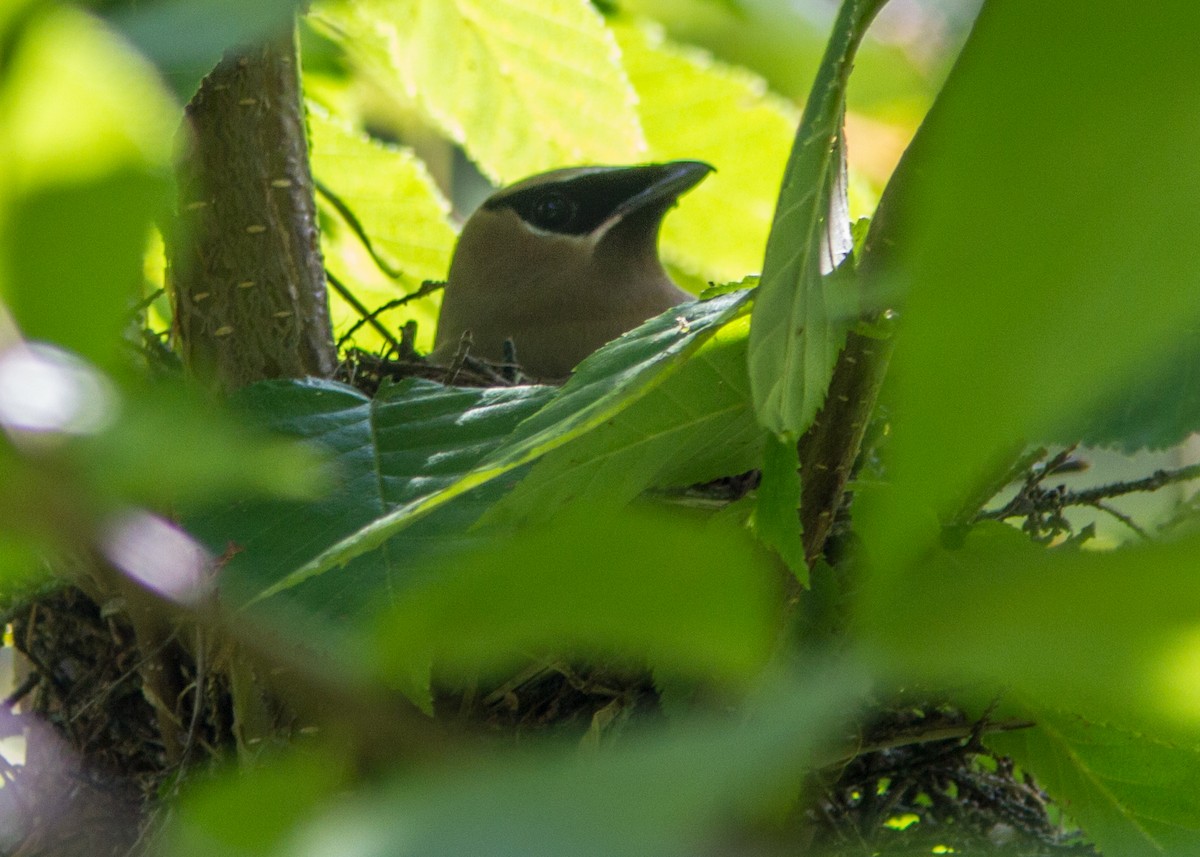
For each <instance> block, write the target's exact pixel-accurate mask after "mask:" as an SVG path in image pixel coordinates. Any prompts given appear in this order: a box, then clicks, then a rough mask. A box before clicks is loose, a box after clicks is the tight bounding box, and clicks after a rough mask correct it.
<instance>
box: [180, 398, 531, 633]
mask: <svg viewBox="0 0 1200 857" xmlns="http://www.w3.org/2000/svg"><path fill="white" fill-rule="evenodd" d="M553 393H554V390H553V389H552V388H548V387H516V388H495V389H466V388H464V389H456V388H448V387H443V386H442V385H440V384H435V383H433V382H431V381H424V380H419V379H410V380H406V381H404V382H402V383H400V384H397V385H395V386H392V387H385V388H384V389H383V390H381V391H380V393H379V394H378V395H377V396H376V397H375V399H374V400H372V399H369V398H367V397H366V396H364V395H363V394H362V393H360V392H358V391H357V390H354V389H353V388H350V387H346V386H344V385H341V384H335V383H331V382H321V381H304V382H300V381H289V382H265V383H262V384H257V385H254V386H252V387H249V388H247V389H246V390H245V391H243V392H241V393H240V394H239V397H238V400H239V404H240V405H241V406H242V407H243V408H244V409H245V410H246V411H248V412H250V413H253V414H255V415H256V418H257V420H258V421H259V422H260V423H261V424H263V425H265V426H267V427H269V428H272V429H274V430H276V431H279V432H283V433H285V434H287V435H290V436H292V437H298V438H303V439H306V440H308V441H310V442H312V443H314V444H316V445H317V447H318V448H319V449H322V450H324V451H325V452H326V453H327V454H328V455H329V456H330V465H331V467H332V468H333V469H334V472H335V477H336V486H335V490H334V491H333V492H332V493H331V494H329V495H328V496H326V497H325V498H323V499H322V500H320V501H319V502H316V503H304V504H300V503H290V504H285V503H275V504H255V503H249V502H243V503H238V504H235V505H231V506H225V507H221V508H217V509H211V510H208V511H207V512H206V513H205V514H203V515H197V516H194V517H192V518H189V519H188V520H187V525H188V528H189V529H190V530H191V531H192V532H193V533H195V534H196V535H197V536H199V537H200V538H202V539H203V540H204V541H205V542H207V543H208V544H209V545H210V546H212V548H213V549H214V550H215V551H217V552H218V553H223V552H225V550H226V548H227V546H228V545H230V544H231V543H232V544H233V545H235V546H236V547H237V551H236V553H235V555H233V556H232V557H231V558H230V560H229V562H227V563H226V564H225V565H224V566H223V568H222V576H221V583H222V587H223V589H224V591H225V592H226V600H227V601H229V602H230V603H233V604H240V603H243V602H246V601H260V600H262V599H267V598H270V596H272V595H274V594H276V593H280V592H288V597H287V598H286V599H284V603H286V604H290V605H294V606H298V607H300V608H301V609H302V610H303V611H305V612H306V613H308V614H317V615H324V616H342V617H345V616H355V615H361V614H362V613H364V612H365V613H367V614H368V615H371V614H373V613H374V611H375V610H377V609H380V608H382V607H385V606H386V605H387V604H388V603H389V601H390V600H391V599H392V598H394V597H395V596H396V594H397V593H398V592H401V591H402V590H403V589H404V588H405V587H406V586H409V585H411V584H412V583H413V569H414V568H415V567H416V565H417V564H418V562H420V561H428V558H429V555H430V553H432V554H433V555H434V556H438V555H446V554H453V552H454V551H458V550H462V549H463V548H464V547H470V546H473V545H474V544H475V543H476V542H475V541H474V539H473V537H471V536H470V535H468V533H467V529H468V528H469V527H470V525H471V524H472V523H474V521H475V519H476V518H477V517H478V516H479V514H480V512H481V511H482V510H483V508H485V507H486V503H487V499H488V495H487V494H486V493H484V494H480V493H476V494H474V495H470V496H467V497H465V498H463V501H462V502H460V503H458V504H455V505H453V506H452V507H450V508H447V509H445V510H444V512H443V514H442V515H441V516H440V517H432V516H431V517H430V518H428V519H427V520H426V521H424V522H422V526H421V527H419V528H415V529H414V530H412V531H411V532H410V533H408V535H407V537H406V538H405V539H404V540H401V541H398V542H394V543H391V544H389V545H388V546H387V547H386V548H385V549H384V550H381V551H376V552H374V553H372V554H369V555H366V556H362V557H361V558H360V559H359V560H358V561H357V562H355V563H353V564H351V565H349V566H348V567H347V568H345V569H343V570H342V571H341V572H340V573H339V574H336V575H326V576H322V577H319V578H316V579H313V580H308V579H307V578H308V577H309V575H308V574H307V573H305V572H303V571H300V572H298V571H297V569H298V568H303V567H305V564H306V563H308V562H310V561H311V560H312V558H313V557H314V556H317V555H319V554H320V553H321V552H322V551H325V550H326V549H328V548H329V546H330V545H332V544H335V543H337V542H339V540H341V539H344V538H345V537H347V536H348V535H349V534H352V533H355V532H356V531H358V530H359V529H360V528H362V527H364V526H366V525H368V524H370V523H371V522H372V521H375V520H377V519H378V518H380V517H381V516H385V515H386V514H387V513H388V512H389V511H390V510H393V509H395V508H397V507H405V506H407V505H410V504H412V503H415V502H419V501H420V500H421V499H422V498H425V497H428V496H429V495H431V494H435V493H436V492H438V491H439V490H441V489H443V488H445V486H447V485H450V484H454V483H456V482H457V481H458V480H460V479H461V478H462V476H463V475H464V474H467V473H470V472H471V470H472V468H473V467H475V466H476V465H477V464H478V463H479V461H480V459H481V458H483V457H484V456H486V455H487V454H488V453H489V452H491V451H492V450H493V449H495V447H496V446H497V445H498V444H499V443H500V442H501V441H502V440H503V439H504V438H505V437H507V436H508V435H509V434H510V433H511V432H512V430H513V428H514V427H515V426H516V425H517V423H519V422H520V421H521V420H522V419H524V418H525V417H527V416H529V414H531V413H532V412H534V411H535V410H537V408H539V407H540V406H541V405H542V404H544V403H545V402H546V401H547V400H548V399H549V397H550V396H551V395H553ZM507 487H508V486H506V485H502V484H498V485H496V486H493V487H492V488H491V492H492V493H493V494H495V493H497V492H499V491H502V490H506V489H507ZM356 556H357V554H356ZM301 584H303V585H301ZM292 590H295V591H292ZM268 606H269V605H268Z"/></svg>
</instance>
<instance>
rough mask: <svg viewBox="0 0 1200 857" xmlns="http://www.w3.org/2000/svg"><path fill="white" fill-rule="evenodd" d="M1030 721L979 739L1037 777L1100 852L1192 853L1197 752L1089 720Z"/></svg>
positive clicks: (1043, 713)
mask: <svg viewBox="0 0 1200 857" xmlns="http://www.w3.org/2000/svg"><path fill="white" fill-rule="evenodd" d="M1032 716H1033V718H1034V719H1035V720H1036V722H1037V726H1036V727H1034V728H1032V729H1022V730H1020V731H1017V732H1010V733H1006V734H996V735H991V736H989V737H988V738H987V739H986V740H987V743H988V745H989V746H990V747H991V748H992V749H994V750H996V751H997V752H1000V753H1003V754H1005V755H1006V756H1011V757H1012V758H1013V759H1014V760H1016V762H1017V764H1019V765H1020V766H1021V767H1022V768H1024V769H1025V770H1027V771H1030V772H1031V773H1033V774H1034V775H1035V776H1036V777H1037V781H1038V785H1040V786H1041V787H1042V788H1044V789H1045V790H1046V791H1047V792H1048V793H1049V795H1050V796H1051V797H1052V798H1054V800H1055V801H1056V802H1057V803H1058V804H1059V806H1061V807H1063V809H1064V810H1065V811H1066V812H1067V813H1069V814H1070V816H1071V817H1072V818H1073V819H1074V820H1075V821H1076V822H1078V823H1079V824H1080V825H1082V827H1083V829H1084V832H1085V833H1086V834H1087V835H1088V838H1090V839H1091V840H1092V841H1094V842H1095V843H1096V845H1098V846H1099V847H1100V849H1101V850H1102V851H1103V852H1104V853H1105V854H1120V855H1121V856H1122V857H1141V855H1147V857H1151V855H1154V857H1157V855H1161V854H1177V855H1184V854H1195V853H1196V852H1197V851H1200V806H1198V805H1197V803H1196V795H1197V794H1200V750H1198V749H1197V747H1196V746H1194V745H1192V746H1180V745H1174V744H1170V743H1167V742H1165V741H1161V740H1158V739H1156V738H1154V737H1151V736H1148V735H1144V734H1141V733H1138V732H1133V731H1130V730H1127V729H1121V728H1118V727H1115V726H1111V725H1107V724H1103V723H1093V722H1090V721H1088V720H1086V719H1084V718H1082V717H1079V716H1078V715H1074V714H1066V713H1063V712H1060V711H1050V710H1038V711H1034V712H1033V715H1032Z"/></svg>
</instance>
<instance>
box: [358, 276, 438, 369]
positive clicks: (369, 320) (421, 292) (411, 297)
mask: <svg viewBox="0 0 1200 857" xmlns="http://www.w3.org/2000/svg"><path fill="white" fill-rule="evenodd" d="M444 288H446V284H445V283H443V282H440V281H438V280H426V281H425V282H423V283H421V287H420V288H419V289H417V290H416V291H415V292H412V293H411V294H407V295H405V296H404V297H400V298H395V299H394V300H390V301H388V302H387V303H385V304H383V305H382V306H378V307H376V308H375V309H373V310H372V311H371V312H369V313H367V314H366V315H364V316H362V318H360V319H359V320H358V321H356V322H354V324H353V325H351V327H350V329H349V330H347V331H346V332H345V333H343V334H342V335H341V337H340V338H339V339H338V341H337V347H338V349H339V350H340V349H341V348H342V346H343V345H345V344H346V342H348V341H349V340H350V337H352V336H354V334H356V333H358V331H359V329H360V328H361V327H362V326H363V325H364V324H371V325H374V326H375V327H376V329H378V325H377V324H376V321H377V319H378V318H379V316H381V315H383V314H384V313H385V312H387V311H388V310H393V309H396V308H398V307H402V306H404V305H405V304H407V303H410V302H411V301H415V300H417V299H418V298H423V297H428V296H429V295H431V294H433V293H434V292H436V291H440V290H441V289H444ZM410 324H411V325H414V332H415V325H416V322H414V321H408V322H406V323H405V328H407V327H408V325H410ZM403 336H404V331H403V330H402V331H401V340H400V344H401V346H403V345H404V339H403ZM400 353H404V352H400ZM408 353H415V349H413V350H411V351H410V352H408Z"/></svg>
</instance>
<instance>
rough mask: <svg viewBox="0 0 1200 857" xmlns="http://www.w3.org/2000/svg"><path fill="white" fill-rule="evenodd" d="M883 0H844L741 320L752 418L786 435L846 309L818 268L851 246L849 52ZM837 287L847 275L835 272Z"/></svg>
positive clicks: (802, 425)
mask: <svg viewBox="0 0 1200 857" xmlns="http://www.w3.org/2000/svg"><path fill="white" fill-rule="evenodd" d="M884 2H885V0H845V2H843V4H842V8H841V12H840V13H839V15H838V19H837V22H836V23H835V24H834V30H833V35H832V36H831V38H830V43H829V47H828V48H827V49H826V53H825V57H824V59H822V61H821V67H820V69H818V71H817V79H816V80H815V81H814V83H813V89H812V95H811V96H809V100H808V104H807V106H806V107H805V109H804V115H803V116H802V117H801V119H800V127H799V129H798V130H797V132H796V142H795V144H794V145H793V147H792V154H791V157H790V158H789V160H788V166H787V171H786V173H785V175H784V179H783V188H782V190H781V191H780V194H779V203H778V206H777V207H776V211H775V219H774V222H773V223H772V225H771V234H770V237H769V238H768V239H767V255H766V258H765V260H764V262H763V273H762V280H761V283H760V285H759V287H758V291H757V294H756V296H755V299H754V315H753V321H752V323H751V326H750V354H749V362H750V387H751V389H752V390H753V392H754V406H755V409H756V410H757V411H758V417H759V420H760V422H762V424H763V425H764V426H765V427H766V428H767V429H769V430H770V431H772V432H775V433H776V434H777V435H779V436H780V437H781V438H784V439H787V440H790V441H795V440H797V439H799V437H800V435H801V434H802V433H803V432H804V430H805V429H807V428H808V427H809V425H811V424H812V421H813V419H814V418H815V417H816V415H817V411H819V410H820V408H821V405H822V403H823V402H824V401H825V391H826V389H827V388H828V386H829V379H830V378H831V377H832V376H833V367H834V363H835V362H836V360H837V355H838V352H839V351H840V350H841V347H842V344H843V342H844V341H845V334H846V331H847V330H848V329H849V327H850V326H851V325H852V324H853V322H854V320H855V319H853V318H847V317H842V314H841V313H839V312H838V311H837V306H836V304H837V302H836V301H831V299H830V296H829V295H827V293H826V292H827V288H828V284H827V282H826V277H824V276H823V275H826V274H829V273H830V272H831V271H832V270H833V269H834V268H835V267H836V266H837V265H838V264H839V263H840V262H841V260H842V257H843V256H845V254H846V253H848V252H849V250H850V248H851V238H850V221H849V209H848V207H847V202H846V185H845V179H846V174H845V170H846V162H845V157H846V153H845V145H846V143H845V139H844V136H843V129H842V124H843V116H844V114H845V105H846V86H847V83H848V82H849V77H850V68H851V66H852V65H853V62H854V53H855V51H856V49H857V48H858V44H859V42H860V41H861V40H862V38H863V35H864V34H865V33H866V28H867V26H868V24H869V23H870V21H871V19H872V18H873V17H874V15H875V13H876V12H878V11H879V9H880V7H882V6H883V3H884ZM837 285H838V286H839V287H841V288H849V287H850V286H851V284H849V283H844V282H840V283H838V284H837Z"/></svg>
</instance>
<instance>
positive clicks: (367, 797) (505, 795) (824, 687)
mask: <svg viewBox="0 0 1200 857" xmlns="http://www.w3.org/2000/svg"><path fill="white" fill-rule="evenodd" d="M804 675H805V677H804V678H803V679H802V680H795V679H788V678H781V679H779V680H776V681H775V682H774V683H773V684H772V685H771V686H769V687H768V688H767V690H766V691H764V693H762V694H761V698H756V699H755V700H753V701H752V702H751V704H749V705H748V706H747V710H746V711H744V712H742V713H741V714H740V715H739V716H738V717H737V718H728V719H708V720H702V719H695V720H692V721H685V722H681V723H675V724H673V728H672V729H670V730H669V731H667V730H654V731H649V730H648V731H646V732H643V733H641V734H639V735H634V736H630V737H628V738H626V739H625V740H623V741H622V742H621V743H620V744H617V745H615V746H612V747H609V748H606V751H605V752H603V753H598V754H585V753H581V752H580V751H579V750H578V749H577V748H574V747H570V748H563V747H555V746H543V747H540V748H535V749H526V750H525V752H522V753H509V754H505V755H503V756H501V757H499V758H494V759H492V760H489V761H486V762H480V763H477V764H474V765H469V766H464V765H462V764H460V765H458V766H456V768H455V769H454V770H449V771H443V772H438V773H430V772H428V771H418V772H416V773H415V774H413V775H412V776H409V777H406V778H404V779H403V780H400V781H398V782H396V783H395V784H393V785H391V786H389V787H384V788H381V789H378V790H376V791H374V792H368V793H366V794H362V795H358V796H355V797H353V798H351V799H350V800H348V801H346V802H343V803H339V804H335V805H334V806H331V807H329V809H328V810H327V812H326V813H324V814H323V815H322V816H320V817H318V818H316V819H314V821H313V823H312V824H311V825H309V826H308V827H307V828H306V829H302V830H300V831H298V833H297V836H296V838H295V839H294V840H293V845H292V847H291V848H289V849H288V850H287V851H285V852H284V853H285V854H287V855H294V857H318V855H327V854H330V853H339V854H346V853H353V854H356V855H383V854H388V855H395V857H405V855H421V857H478V855H480V854H487V855H489V857H509V856H510V855H511V857H518V855H519V857H562V855H564V854H569V855H572V857H626V855H628V857H645V855H654V857H671V855H681V857H682V855H691V854H696V853H699V852H703V851H704V850H705V849H708V850H712V849H713V848H714V847H716V848H718V849H720V848H721V847H722V845H723V844H724V843H726V842H727V841H728V842H732V843H735V844H730V845H729V846H728V848H727V849H726V850H729V851H734V850H737V847H738V846H737V844H736V842H737V840H736V833H731V830H736V828H734V827H733V825H734V824H736V822H737V821H738V819H739V818H745V817H747V816H753V815H754V813H755V810H756V808H758V809H761V807H762V806H763V805H764V804H766V803H768V802H774V801H780V800H783V799H784V798H785V797H786V796H789V795H791V794H794V793H795V790H796V789H797V787H798V784H799V781H800V777H801V776H802V772H803V770H804V767H805V766H806V765H807V764H809V763H810V762H811V760H812V758H813V753H814V751H815V750H816V749H817V748H819V747H821V746H822V744H823V743H824V742H825V741H826V740H827V738H828V736H829V732H830V729H831V727H832V725H833V723H834V722H835V721H836V720H837V719H839V718H841V717H842V716H843V715H844V714H845V712H846V710H847V709H848V708H850V707H852V706H853V705H854V704H855V701H856V699H857V697H858V695H859V694H860V693H861V692H862V684H863V682H862V679H861V676H860V674H859V672H858V670H857V669H856V668H854V666H853V665H850V664H841V665H837V666H836V668H829V669H811V668H810V669H808V670H806V671H805V673H804ZM330 843H332V845H331V844H330ZM351 849H353V850H351Z"/></svg>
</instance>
